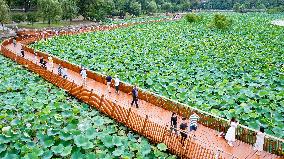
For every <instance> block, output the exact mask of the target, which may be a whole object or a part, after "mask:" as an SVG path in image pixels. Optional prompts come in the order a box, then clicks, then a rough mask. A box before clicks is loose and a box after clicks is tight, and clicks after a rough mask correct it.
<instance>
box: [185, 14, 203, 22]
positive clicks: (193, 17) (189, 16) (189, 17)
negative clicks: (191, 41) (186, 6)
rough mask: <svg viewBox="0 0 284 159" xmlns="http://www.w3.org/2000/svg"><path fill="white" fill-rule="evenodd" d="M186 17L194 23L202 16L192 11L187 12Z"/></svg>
mask: <svg viewBox="0 0 284 159" xmlns="http://www.w3.org/2000/svg"><path fill="white" fill-rule="evenodd" d="M185 19H186V21H188V22H189V23H194V22H197V21H199V20H200V19H201V18H200V17H199V16H198V15H196V14H194V13H190V14H187V15H186V16H185Z"/></svg>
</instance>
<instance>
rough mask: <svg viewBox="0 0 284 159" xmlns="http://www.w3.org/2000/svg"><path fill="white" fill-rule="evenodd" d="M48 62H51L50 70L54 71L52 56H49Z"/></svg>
mask: <svg viewBox="0 0 284 159" xmlns="http://www.w3.org/2000/svg"><path fill="white" fill-rule="evenodd" d="M48 63H49V67H50V70H51V71H52V70H53V59H52V57H51V56H48Z"/></svg>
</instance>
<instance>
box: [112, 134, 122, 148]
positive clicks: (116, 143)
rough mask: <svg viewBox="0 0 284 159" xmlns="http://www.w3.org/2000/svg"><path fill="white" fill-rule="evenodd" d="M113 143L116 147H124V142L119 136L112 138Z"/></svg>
mask: <svg viewBox="0 0 284 159" xmlns="http://www.w3.org/2000/svg"><path fill="white" fill-rule="evenodd" d="M112 142H113V143H114V145H116V146H122V145H123V144H122V141H121V138H120V137H119V136H116V135H115V136H113V138H112Z"/></svg>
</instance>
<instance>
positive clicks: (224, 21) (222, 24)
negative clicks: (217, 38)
mask: <svg viewBox="0 0 284 159" xmlns="http://www.w3.org/2000/svg"><path fill="white" fill-rule="evenodd" d="M231 25H232V20H231V19H229V18H227V17H226V16H225V15H222V14H215V15H214V19H213V26H214V27H215V28H218V29H228V28H229V27H230V26H231Z"/></svg>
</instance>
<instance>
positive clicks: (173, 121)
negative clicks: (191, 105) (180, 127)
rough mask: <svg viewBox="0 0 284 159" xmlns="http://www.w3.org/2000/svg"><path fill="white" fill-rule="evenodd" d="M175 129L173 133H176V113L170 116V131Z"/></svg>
mask: <svg viewBox="0 0 284 159" xmlns="http://www.w3.org/2000/svg"><path fill="white" fill-rule="evenodd" d="M173 131H175V134H176V135H177V134H178V133H177V115H176V113H173V114H172V117H171V132H173Z"/></svg>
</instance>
